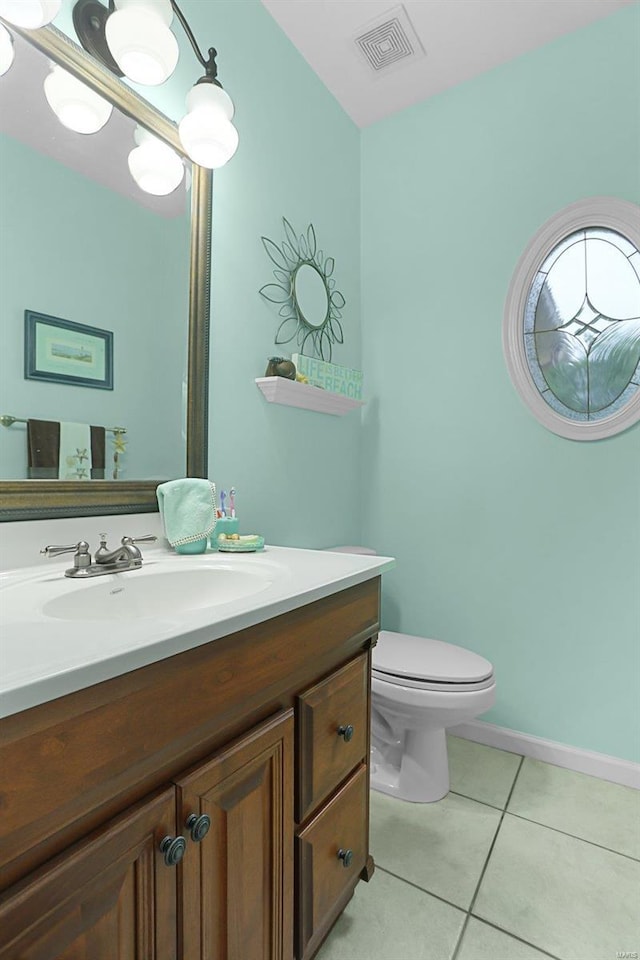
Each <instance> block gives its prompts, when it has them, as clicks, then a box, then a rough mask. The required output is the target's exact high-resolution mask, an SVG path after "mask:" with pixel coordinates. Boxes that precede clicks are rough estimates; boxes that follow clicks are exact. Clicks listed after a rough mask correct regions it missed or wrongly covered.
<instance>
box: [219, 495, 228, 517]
mask: <svg viewBox="0 0 640 960" xmlns="http://www.w3.org/2000/svg"><path fill="white" fill-rule="evenodd" d="M226 499H227V495H226V493H225V492H224V490H221V491H220V514H221V515H222V516H223V517H226V515H227V511H226V510H225V508H224V502H225V500H226Z"/></svg>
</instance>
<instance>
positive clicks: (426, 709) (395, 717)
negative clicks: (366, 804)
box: [371, 630, 496, 803]
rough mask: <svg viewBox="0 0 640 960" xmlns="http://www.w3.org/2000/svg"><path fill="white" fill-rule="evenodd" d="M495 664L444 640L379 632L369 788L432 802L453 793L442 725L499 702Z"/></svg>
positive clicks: (470, 716) (450, 724)
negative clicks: (496, 697)
mask: <svg viewBox="0 0 640 960" xmlns="http://www.w3.org/2000/svg"><path fill="white" fill-rule="evenodd" d="M495 696H496V683H495V678H494V675H493V667H492V666H491V664H490V663H489V661H488V660H485V659H484V657H481V656H479V655H478V654H476V653H473V652H472V651H471V650H465V649H463V648H462V647H457V646H454V645H453V644H451V643H443V642H442V641H441V640H431V639H427V638H426V637H414V636H409V635H407V634H404V633H392V632H390V631H387V630H382V631H381V632H380V633H379V634H378V643H377V644H376V646H375V647H374V648H373V666H372V676H371V744H372V748H371V787H372V788H373V789H374V790H379V791H380V792H381V793H388V794H391V795H392V796H394V797H400V798H401V799H403V800H411V801H413V802H416V803H432V802H433V801H435V800H441V799H442V797H444V796H446V794H447V793H448V792H449V761H448V757H447V741H446V735H445V730H446V728H447V727H453V726H456V724H458V723H463V722H464V721H467V720H472V719H473V718H474V717H477V716H478V715H479V714H481V713H484V712H485V711H486V710H488V709H489V708H490V707H491V706H493V704H494V703H495Z"/></svg>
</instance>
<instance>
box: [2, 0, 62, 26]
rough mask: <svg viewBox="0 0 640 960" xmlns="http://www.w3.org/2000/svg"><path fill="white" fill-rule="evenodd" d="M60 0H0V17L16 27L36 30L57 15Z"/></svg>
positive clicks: (60, 4)
mask: <svg viewBox="0 0 640 960" xmlns="http://www.w3.org/2000/svg"><path fill="white" fill-rule="evenodd" d="M61 6H62V0H0V17H2V19H3V20H7V21H8V23H14V24H15V25H16V27H24V28H25V29H26V30H37V29H38V27H44V26H45V24H47V23H51V21H52V20H53V18H54V17H55V16H57V14H58V12H59V10H60V7H61Z"/></svg>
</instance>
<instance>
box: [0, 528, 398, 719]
mask: <svg viewBox="0 0 640 960" xmlns="http://www.w3.org/2000/svg"><path fill="white" fill-rule="evenodd" d="M167 561H169V565H167ZM231 562H232V565H233V567H234V568H235V569H241V570H246V571H247V572H249V571H250V572H253V573H255V574H256V575H257V576H258V575H259V576H260V577H264V578H265V579H264V586H261V588H260V590H259V591H258V592H256V593H252V594H251V595H249V596H245V597H241V598H240V599H233V600H229V601H225V602H222V603H218V604H217V605H215V606H209V607H201V608H196V609H188V610H186V611H185V610H182V611H180V612H179V613H170V614H167V613H166V612H165V613H164V614H163V615H152V616H137V617H134V618H119V619H113V620H111V619H106V618H104V617H102V618H96V619H92V617H91V615H89V616H88V617H85V618H84V619H82V620H68V619H57V618H55V617H52V616H47V615H45V614H44V613H42V608H43V606H46V604H47V603H48V602H51V601H52V600H55V599H57V598H58V597H65V596H66V595H67V594H70V593H71V592H72V591H74V590H87V589H89V590H90V589H91V588H92V585H95V584H97V583H98V584H99V583H105V585H106V586H109V584H111V585H112V586H113V587H114V589H113V590H112V591H111V592H113V593H117V592H118V591H120V590H121V589H122V587H123V585H124V587H125V588H126V586H127V584H128V582H129V581H131V582H133V581H132V578H136V577H146V576H153V574H154V572H156V571H164V566H163V565H166V569H167V570H169V571H171V570H175V569H179V567H177V566H176V565H180V564H183V565H184V567H185V570H186V567H187V565H190V566H191V567H192V568H197V566H198V564H201V565H202V566H203V567H204V566H211V565H221V566H223V565H225V564H230V563H231ZM69 565H70V563H69V557H65V558H63V560H62V561H55V562H51V561H50V562H49V564H48V565H47V566H46V569H43V567H42V565H38V566H33V567H25V568H22V569H20V570H15V569H14V570H6V571H5V572H3V573H0V717H3V716H8V715H10V714H13V713H18V712H19V711H21V710H25V709H27V708H29V707H33V706H36V705H37V704H40V703H45V702H47V701H49V700H53V699H55V698H56V697H61V696H64V695H65V694H68V693H72V692H73V691H75V690H80V689H82V688H84V687H88V686H91V685H92V684H94V683H100V682H101V681H103V680H109V679H111V678H112V677H116V676H119V675H121V674H123V673H128V672H129V671H131V670H136V669H138V668H139V667H144V666H147V665H148V664H150V663H154V662H156V661H158V660H162V659H165V658H166V657H171V656H174V654H177V653H182V652H183V651H185V650H189V649H191V648H193V647H197V646H200V645H202V644H204V643H208V642H209V641H211V640H217V639H219V638H220V637H224V636H228V635H229V634H231V633H235V632H236V631H238V630H243V629H244V628H245V627H251V626H253V625H255V624H256V623H261V622H262V621H264V620H269V619H271V618H272V617H277V616H279V615H280V614H283V613H287V611H289V610H295V609H296V608H298V607H301V606H304V605H305V604H307V603H312V602H313V601H315V600H320V599H321V598H323V597H327V596H329V595H330V594H332V593H337V592H338V591H340V590H345V589H346V588H347V587H352V586H355V585H356V584H358V583H363V582H364V581H365V580H370V579H372V578H373V577H377V576H378V575H379V574H381V573H383V572H384V571H385V570H390V569H391V568H392V567H393V566H395V561H394V560H393V559H392V558H390V557H377V556H363V555H359V554H345V553H331V552H327V551H320V550H297V549H293V548H290V547H271V546H267V547H265V549H264V551H262V552H260V553H248V554H240V555H239V554H233V555H232V554H220V553H215V552H212V551H209V552H207V553H206V554H201V555H199V556H178V555H177V554H175V553H174V552H173V551H171V550H163V549H154V550H150V551H148V553H147V554H146V558H145V560H144V563H143V566H142V569H141V570H139V571H138V570H136V571H130V572H126V573H118V574H108V575H107V576H104V577H97V578H92V579H91V580H90V581H79V580H77V579H72V578H66V577H65V576H64V571H65V569H67V567H69ZM16 600H18V602H16Z"/></svg>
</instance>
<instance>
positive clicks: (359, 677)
mask: <svg viewBox="0 0 640 960" xmlns="http://www.w3.org/2000/svg"><path fill="white" fill-rule="evenodd" d="M368 691H369V657H368V654H366V653H364V654H362V655H361V656H359V657H357V658H356V659H355V660H352V661H351V663H348V664H347V665H346V666H345V667H342V669H341V670H337V671H336V672H335V673H332V674H331V676H329V677H326V678H325V679H324V680H321V681H320V683H317V684H315V686H313V687H310V689H309V690H306V691H305V693H303V694H302V695H301V696H300V697H298V698H297V705H296V721H297V722H296V731H297V744H296V747H297V749H296V755H297V758H298V759H297V771H296V773H297V792H296V820H297V821H298V823H302V822H303V821H304V820H305V818H306V817H307V816H308V815H309V814H310V813H311V812H312V811H313V810H314V809H315V808H316V807H317V806H318V805H319V804H320V803H321V802H322V801H323V800H324V799H325V798H326V797H328V796H329V794H330V793H331V792H332V791H333V790H335V788H336V787H337V786H338V784H339V783H341V782H342V780H344V779H345V777H346V776H347V775H348V774H349V773H350V771H351V770H353V768H354V767H355V766H356V764H358V763H360V761H361V760H364V758H365V757H366V755H367V750H368V748H369V735H368V733H369V697H368Z"/></svg>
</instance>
